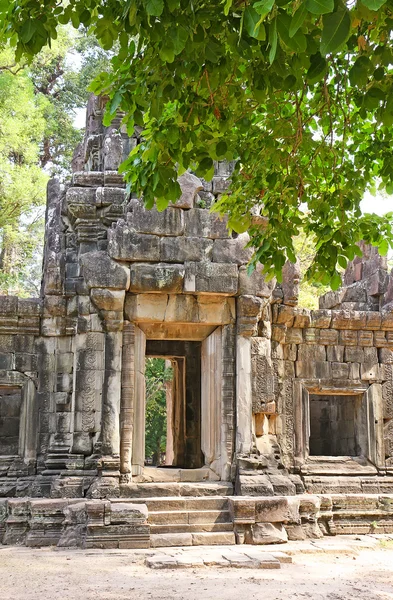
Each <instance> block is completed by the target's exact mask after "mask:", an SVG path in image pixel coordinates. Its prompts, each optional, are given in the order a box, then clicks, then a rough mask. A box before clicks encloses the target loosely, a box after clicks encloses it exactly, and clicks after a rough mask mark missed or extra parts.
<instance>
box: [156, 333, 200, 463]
mask: <svg viewBox="0 0 393 600" xmlns="http://www.w3.org/2000/svg"><path fill="white" fill-rule="evenodd" d="M201 347H202V344H201V342H195V341H180V340H147V342H146V358H147V359H164V360H165V361H166V362H167V365H168V366H169V365H170V367H171V369H172V374H173V375H172V380H171V382H170V385H168V387H167V390H166V392H167V393H166V413H167V418H166V456H165V463H164V464H162V465H160V464H158V465H157V464H156V465H154V466H161V467H163V466H167V467H169V466H171V467H180V468H182V469H196V468H199V467H202V466H203V456H202V451H201ZM168 363H169V364H168ZM148 400H149V399H148ZM146 416H147V418H149V414H148V412H146ZM149 425H151V424H150V423H147V426H149Z"/></svg>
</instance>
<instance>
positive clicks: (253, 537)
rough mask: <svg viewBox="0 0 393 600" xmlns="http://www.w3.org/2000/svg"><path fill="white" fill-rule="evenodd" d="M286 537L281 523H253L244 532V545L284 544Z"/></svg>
mask: <svg viewBox="0 0 393 600" xmlns="http://www.w3.org/2000/svg"><path fill="white" fill-rule="evenodd" d="M287 541H288V535H287V532H286V530H285V528H284V525H283V524H282V523H255V524H254V525H251V527H250V529H249V530H248V531H246V536H245V542H246V544H256V545H264V544H285V543H286V542H287Z"/></svg>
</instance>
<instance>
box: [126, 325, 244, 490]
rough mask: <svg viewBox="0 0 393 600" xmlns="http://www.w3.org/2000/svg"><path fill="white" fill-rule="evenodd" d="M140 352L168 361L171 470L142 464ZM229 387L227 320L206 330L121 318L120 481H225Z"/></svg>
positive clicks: (231, 366) (230, 426)
mask: <svg viewBox="0 0 393 600" xmlns="http://www.w3.org/2000/svg"><path fill="white" fill-rule="evenodd" d="M164 333H165V334H167V335H165V336H164V335H163V334H164ZM168 334H169V335H168ZM182 335H183V336H184V337H182ZM186 335H187V337H186ZM185 337H186V339H184V338H185ZM187 338H188V339H187ZM190 338H191V339H190ZM146 357H150V358H151V357H156V358H158V357H161V358H162V359H165V360H170V361H171V364H172V365H174V372H175V375H176V386H177V388H176V390H175V394H174V400H173V401H172V404H171V407H170V410H169V412H170V419H169V422H170V424H171V426H172V431H169V439H170V440H171V443H172V448H171V450H170V451H171V453H172V454H171V457H170V462H171V463H172V464H171V465H167V466H168V467H169V466H171V467H172V468H158V469H156V468H152V467H149V466H146V465H145V432H146V389H145V361H146ZM234 393H235V344H234V327H233V326H232V325H224V326H217V327H215V328H214V329H213V330H212V327H211V326H209V328H206V327H204V326H200V325H198V324H193V325H192V326H191V324H189V326H188V327H187V328H185V327H183V324H176V327H173V328H172V327H168V328H166V327H163V326H162V323H157V324H155V323H152V322H149V323H148V324H147V326H145V323H139V324H138V325H136V324H133V323H127V322H126V323H125V325H124V329H123V351H122V388H121V407H120V472H121V474H122V476H124V480H129V479H128V478H129V477H132V479H133V480H134V481H136V482H138V481H140V482H144V481H157V482H160V481H180V480H181V481H201V480H206V479H209V480H213V481H216V480H220V479H221V480H224V481H227V480H228V478H229V476H230V469H231V461H232V457H233V451H234V418H235V410H234V406H235V405H234ZM168 462H169V461H168Z"/></svg>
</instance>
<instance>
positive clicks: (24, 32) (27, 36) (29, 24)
mask: <svg viewBox="0 0 393 600" xmlns="http://www.w3.org/2000/svg"><path fill="white" fill-rule="evenodd" d="M36 29H37V26H36V22H35V21H33V20H31V19H29V20H28V21H26V22H25V23H23V25H22V29H21V30H20V34H19V37H20V39H21V41H22V42H23V43H25V44H27V43H28V42H30V40H31V38H32V37H33V35H34V34H35V32H36Z"/></svg>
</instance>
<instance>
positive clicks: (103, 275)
mask: <svg viewBox="0 0 393 600" xmlns="http://www.w3.org/2000/svg"><path fill="white" fill-rule="evenodd" d="M79 260H80V263H81V267H82V273H83V277H84V278H85V281H86V283H87V285H88V287H89V288H109V289H114V290H116V289H121V290H126V289H128V287H129V285H130V270H129V269H128V268H127V267H125V266H124V265H120V264H118V263H117V262H115V261H114V260H112V259H111V258H110V257H109V256H108V255H107V253H106V252H103V251H102V252H87V253H86V254H83V255H82V256H81V257H80V259H79Z"/></svg>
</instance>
